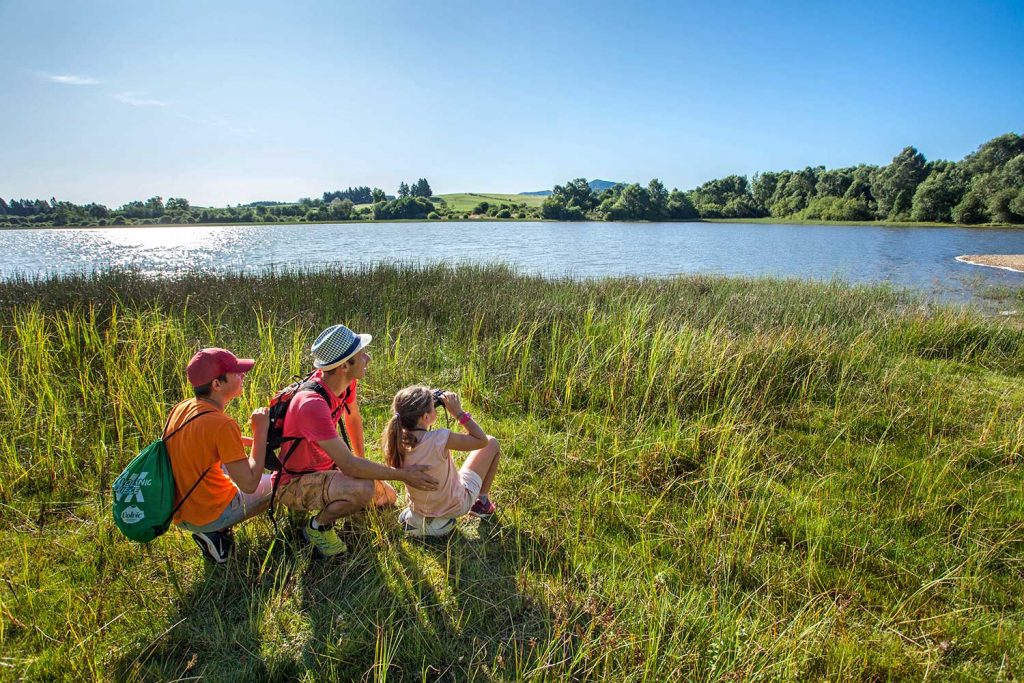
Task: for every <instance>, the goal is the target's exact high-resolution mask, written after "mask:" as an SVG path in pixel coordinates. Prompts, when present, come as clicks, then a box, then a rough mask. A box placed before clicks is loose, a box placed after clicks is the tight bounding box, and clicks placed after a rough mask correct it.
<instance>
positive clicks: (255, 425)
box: [249, 406, 270, 439]
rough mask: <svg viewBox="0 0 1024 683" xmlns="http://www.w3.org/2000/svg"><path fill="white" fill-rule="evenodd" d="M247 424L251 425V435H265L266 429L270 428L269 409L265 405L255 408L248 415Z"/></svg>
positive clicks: (264, 436)
mask: <svg viewBox="0 0 1024 683" xmlns="http://www.w3.org/2000/svg"><path fill="white" fill-rule="evenodd" d="M249 424H250V425H252V435H253V436H255V437H260V436H262V437H263V438H264V439H265V438H266V437H267V430H268V429H269V428H270V411H269V410H268V409H267V407H266V406H264V407H262V408H257V409H256V410H254V411H252V415H250V416H249Z"/></svg>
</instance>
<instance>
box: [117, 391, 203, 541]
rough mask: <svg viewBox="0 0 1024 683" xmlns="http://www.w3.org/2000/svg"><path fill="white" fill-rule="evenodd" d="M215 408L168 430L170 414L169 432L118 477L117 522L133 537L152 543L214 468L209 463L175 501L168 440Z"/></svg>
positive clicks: (119, 527)
mask: <svg viewBox="0 0 1024 683" xmlns="http://www.w3.org/2000/svg"><path fill="white" fill-rule="evenodd" d="M212 412H216V411H214V410H207V411H205V412H202V413H199V414H198V415H193V416H192V417H190V418H189V419H187V420H185V421H184V422H183V423H182V424H181V426H179V427H178V428H177V429H175V430H174V431H173V432H171V433H170V434H167V428H168V427H169V426H170V425H171V419H170V417H168V418H167V424H166V425H164V430H163V432H161V434H167V436H162V437H160V438H159V439H157V440H156V441H154V442H153V443H151V444H149V445H148V446H146V447H145V448H143V449H142V452H141V453H139V454H138V455H136V456H135V457H134V458H133V459H132V461H131V462H130V463H128V466H127V467H125V468H124V470H123V471H122V472H121V474H119V475H118V477H117V479H115V480H114V505H113V513H114V524H116V525H117V528H118V529H120V530H121V533H123V534H124V535H125V536H127V537H128V538H129V539H131V540H133V541H137V542H139V543H149V542H150V541H152V540H153V539H154V538H156V537H157V536H162V535H163V534H164V532H166V531H167V529H168V528H169V527H170V526H171V520H172V519H174V513H175V512H177V511H178V508H180V507H181V505H182V503H184V502H185V501H186V500H188V497H189V496H191V495H192V492H193V491H195V490H196V487H197V486H199V482H201V481H202V480H203V477H205V476H206V473H207V472H209V471H210V468H209V467H207V468H206V469H205V470H203V473H202V474H201V475H199V479H197V480H196V483H195V484H193V485H192V488H190V489H189V490H188V493H186V494H185V495H184V497H183V498H182V499H181V501H180V502H179V503H178V504H177V505H175V504H174V473H173V472H172V471H171V459H170V457H169V456H168V455H167V440H168V439H170V438H171V437H172V436H174V435H175V434H177V433H178V432H180V431H181V429H182V427H184V426H185V425H187V424H188V423H189V422H191V421H192V420H195V419H197V418H200V417H202V416H203V415H208V414H209V413H212Z"/></svg>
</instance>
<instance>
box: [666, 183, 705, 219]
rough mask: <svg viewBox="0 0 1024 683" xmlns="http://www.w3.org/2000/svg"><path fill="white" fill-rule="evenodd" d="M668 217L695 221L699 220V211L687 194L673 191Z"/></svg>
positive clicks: (670, 196) (670, 194)
mask: <svg viewBox="0 0 1024 683" xmlns="http://www.w3.org/2000/svg"><path fill="white" fill-rule="evenodd" d="M668 216H669V218H675V219H677V220H693V219H694V218H698V214H697V209H695V208H694V206H693V202H691V201H690V198H689V197H688V196H687V195H686V193H685V192H680V191H679V190H672V192H670V193H669V195H668Z"/></svg>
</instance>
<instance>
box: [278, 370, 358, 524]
mask: <svg viewBox="0 0 1024 683" xmlns="http://www.w3.org/2000/svg"><path fill="white" fill-rule="evenodd" d="M312 377H313V375H312V374H309V375H307V376H306V377H301V378H300V377H296V378H295V381H294V382H292V383H291V384H289V385H288V386H286V387H285V388H284V389H281V390H280V391H278V392H277V393H276V394H274V396H273V397H272V398H271V399H270V410H269V411H268V417H269V418H270V425H269V426H268V427H267V455H266V460H265V462H264V465H263V466H264V467H265V468H266V469H268V470H270V471H271V472H278V473H279V474H278V476H277V477H275V478H274V486H273V488H272V489H271V492H270V508H269V509H268V510H267V514H269V515H270V521H271V522H272V523H273V524H274V529H275V530H276V529H277V520H276V519H275V518H274V499H275V498H277V487H278V486H279V484H280V482H281V476H280V473H285V474H291V475H301V474H310V473H312V472H315V471H316V470H290V469H288V467H287V465H288V460H290V459H291V457H292V454H293V453H294V452H295V449H296V448H298V447H299V443H300V442H301V441H302V439H303V437H301V436H285V435H284V419H285V416H287V415H288V408H289V406H291V404H292V399H294V398H295V397H296V396H297V395H298V394H299V392H300V391H313V392H316V394H317V395H319V396H320V398H322V399H323V400H324V401H326V402H327V405H331V399H330V396H329V395H328V393H327V389H326V388H325V387H324V385H322V384H321V383H320V382H317V381H315V380H313V379H312ZM351 394H352V385H351V384H349V386H348V387H346V388H345V394H344V396H342V399H341V406H340V407H339V408H337V409H335V410H334V411H333V412H332V413H331V422H334V423H335V424H338V425H340V426H341V438H342V439H344V440H345V445H346V446H348V448H349V450H351V449H352V443H351V442H350V441H349V438H348V431H347V430H346V429H345V423H344V422H339V421H338V416H339V414H340V412H341V411H342V410H344V411H345V412H351V410H349V407H348V398H349V396H350V395H351Z"/></svg>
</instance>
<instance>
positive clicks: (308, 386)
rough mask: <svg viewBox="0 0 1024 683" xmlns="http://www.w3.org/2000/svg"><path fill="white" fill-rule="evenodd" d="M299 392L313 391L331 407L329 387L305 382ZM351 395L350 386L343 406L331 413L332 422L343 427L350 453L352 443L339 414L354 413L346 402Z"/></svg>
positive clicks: (343, 437) (314, 382)
mask: <svg viewBox="0 0 1024 683" xmlns="http://www.w3.org/2000/svg"><path fill="white" fill-rule="evenodd" d="M299 391H313V392H316V394H317V395H318V396H319V397H320V398H322V399H323V400H324V401H325V402H326V403H327V405H328V406H330V405H331V397H330V394H328V393H327V387H325V386H324V385H323V384H321V383H320V382H316V381H308V382H304V383H303V384H302V386H301V387H299ZM351 395H352V385H351V384H349V385H348V387H347V388H346V389H345V395H344V397H342V399H341V406H340V407H339V408H337V409H336V410H332V411H331V422H334V423H335V424H337V425H339V426H340V427H341V438H342V440H343V441H344V442H345V445H346V446H347V447H348V449H349V450H350V451H351V450H352V442H351V441H350V440H349V438H348V430H347V429H346V428H345V422H344V420H339V419H338V415H339V413H340V412H341V411H342V410H344V411H345V412H347V413H349V414H351V413H352V411H351V410H349V408H348V404H347V403H346V402H345V401H347V400H348V397H349V396H351ZM281 465H282V466H284V461H283V460H282V461H281Z"/></svg>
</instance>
